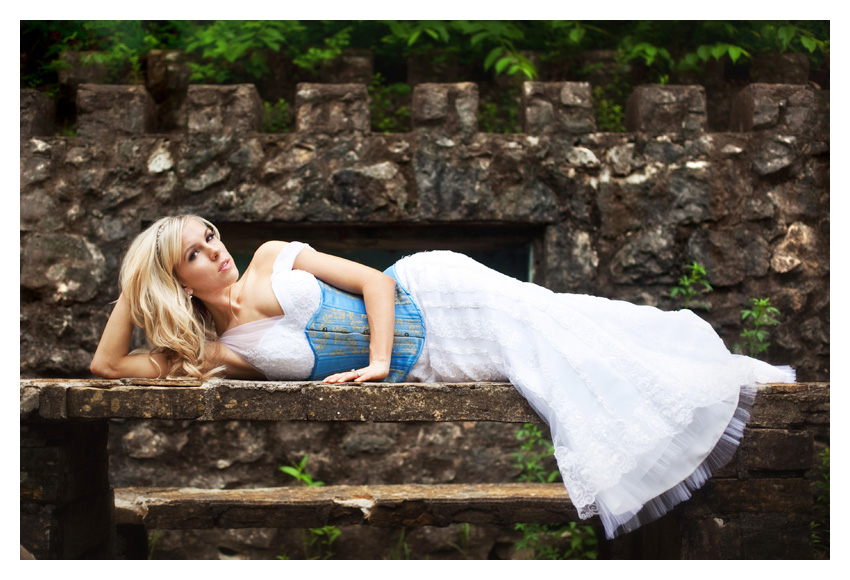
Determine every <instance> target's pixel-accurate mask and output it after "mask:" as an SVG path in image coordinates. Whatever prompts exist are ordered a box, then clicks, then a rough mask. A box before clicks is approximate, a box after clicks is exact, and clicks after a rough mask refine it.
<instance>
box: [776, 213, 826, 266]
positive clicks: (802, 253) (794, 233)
mask: <svg viewBox="0 0 850 580" xmlns="http://www.w3.org/2000/svg"><path fill="white" fill-rule="evenodd" d="M770 267H771V269H773V270H774V271H775V272H779V273H780V274H784V273H786V272H791V271H793V270H794V269H797V268H799V269H802V270H804V271H806V273H807V274H811V275H814V276H817V275H820V274H823V273H825V272H827V271H828V270H829V251H828V248H824V244H823V243H822V242H821V241H820V235H819V234H818V232H817V231H816V230H815V229H814V228H811V227H809V226H808V225H806V224H805V223H800V222H795V223H793V224H791V225H790V226H789V227H788V231H787V232H786V234H785V237H784V238H783V239H782V241H781V242H779V244H777V246H776V248H775V249H774V250H773V255H772V256H771V258H770Z"/></svg>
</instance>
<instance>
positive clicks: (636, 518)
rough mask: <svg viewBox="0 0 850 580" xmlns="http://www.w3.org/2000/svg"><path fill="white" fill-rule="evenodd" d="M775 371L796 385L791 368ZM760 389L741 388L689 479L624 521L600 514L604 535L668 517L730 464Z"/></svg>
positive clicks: (613, 515) (615, 533)
mask: <svg viewBox="0 0 850 580" xmlns="http://www.w3.org/2000/svg"><path fill="white" fill-rule="evenodd" d="M776 368H777V370H780V371H782V372H783V373H786V377H785V380H781V381H776V382H785V383H793V382H795V371H794V370H793V369H792V368H791V367H786V366H783V367H776ZM758 389H759V386H758V385H756V384H750V385H744V386H742V387H741V392H740V395H739V397H738V406H737V408H736V410H735V413H734V414H733V416H732V419H731V420H730V421H729V424H728V425H727V427H726V430H725V431H724V433H723V435H722V436H721V437H720V439H719V440H718V442H717V444H716V445H715V446H714V448H713V449H712V451H711V453H709V455H708V457H706V459H705V460H704V461H703V462H702V463H701V464H700V465H699V466H698V467H697V468H696V469H695V470H694V472H693V473H692V474H691V475H690V476H688V477H687V478H685V479H684V480H683V481H681V482H680V483H679V484H677V485H676V486H674V487H672V488H671V489H668V490H667V491H665V492H663V493H661V494H660V495H658V496H656V497H655V498H653V499H651V500H649V501H648V502H646V503H645V504H644V505H643V507H642V508H641V510H640V511H639V512H637V513H636V514H630V515H626V516H625V517H623V516H618V515H615V514H609V513H605V511H604V510H600V512H599V517H600V519H601V520H602V525H603V527H604V528H605V535H606V536H607V537H608V539H611V538H614V537H617V536H620V535H622V534H625V533H628V532H631V531H633V530H635V529H637V528H639V527H640V526H642V525H645V524H648V523H650V522H653V521H655V520H657V519H658V518H660V517H661V516H663V515H665V514H666V513H668V512H669V511H670V510H672V509H673V508H674V507H676V506H677V505H679V504H680V503H682V502H683V501H685V500H687V499H689V498H690V497H691V496H692V494H693V492H694V491H696V490H697V489H699V488H701V487H702V486H703V485H704V484H705V482H706V481H708V479H709V478H710V477H711V475H712V474H713V473H715V472H716V471H717V470H719V469H720V468H722V467H723V466H725V465H726V464H727V463H729V461H730V460H731V459H732V457H733V456H734V455H735V452H736V451H737V450H738V447H739V445H740V443H741V439H742V438H743V436H744V427H746V425H747V421H749V418H750V411H751V410H752V407H753V402H754V401H755V397H756V393H757V392H758Z"/></svg>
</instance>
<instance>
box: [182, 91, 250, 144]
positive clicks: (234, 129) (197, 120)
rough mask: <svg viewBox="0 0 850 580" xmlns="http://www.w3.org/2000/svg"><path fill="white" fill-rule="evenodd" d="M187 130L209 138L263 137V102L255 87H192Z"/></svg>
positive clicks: (187, 96)
mask: <svg viewBox="0 0 850 580" xmlns="http://www.w3.org/2000/svg"><path fill="white" fill-rule="evenodd" d="M186 108H187V123H186V124H187V130H188V132H189V133H203V134H207V135H236V134H246V133H248V134H250V133H259V132H260V131H262V130H263V102H262V100H261V99H260V94H259V93H258V92H257V87H255V86H254V85H189V89H188V91H187V94H186Z"/></svg>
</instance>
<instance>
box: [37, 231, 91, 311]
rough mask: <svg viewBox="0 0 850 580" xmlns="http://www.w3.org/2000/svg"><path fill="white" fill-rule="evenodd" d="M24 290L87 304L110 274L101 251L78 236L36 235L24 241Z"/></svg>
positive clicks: (53, 298)
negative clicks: (107, 273)
mask: <svg viewBox="0 0 850 580" xmlns="http://www.w3.org/2000/svg"><path fill="white" fill-rule="evenodd" d="M21 245H22V251H21V287H22V288H27V289H29V290H34V291H38V292H41V293H43V294H45V295H46V296H47V297H49V298H48V299H49V300H51V301H54V302H86V301H88V300H91V299H92V298H94V296H95V295H96V294H97V293H98V291H99V289H100V284H101V282H103V279H104V276H105V272H106V259H105V258H104V257H103V254H102V253H101V251H100V250H99V249H98V248H97V247H96V246H95V245H94V244H92V243H90V242H89V241H88V240H86V239H85V238H83V237H82V236H78V235H75V234H58V233H57V234H32V235H31V237H29V238H28V239H26V241H22V242H21Z"/></svg>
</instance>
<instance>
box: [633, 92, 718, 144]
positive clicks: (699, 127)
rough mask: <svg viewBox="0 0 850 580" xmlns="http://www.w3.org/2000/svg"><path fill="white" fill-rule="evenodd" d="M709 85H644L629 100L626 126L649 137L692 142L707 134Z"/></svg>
mask: <svg viewBox="0 0 850 580" xmlns="http://www.w3.org/2000/svg"><path fill="white" fill-rule="evenodd" d="M707 121H708V115H707V113H706V103H705V88H704V87H701V86H698V85H641V86H639V87H636V88H635V90H634V91H633V92H632V94H631V96H630V97H629V100H628V102H627V103H626V128H627V130H629V131H633V132H636V133H642V134H643V135H645V136H647V137H658V136H661V135H666V136H668V137H670V138H671V139H672V140H673V141H689V140H693V139H696V138H698V137H700V136H702V134H703V133H705V128H706V124H707Z"/></svg>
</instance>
